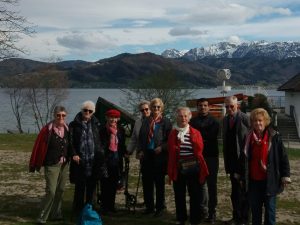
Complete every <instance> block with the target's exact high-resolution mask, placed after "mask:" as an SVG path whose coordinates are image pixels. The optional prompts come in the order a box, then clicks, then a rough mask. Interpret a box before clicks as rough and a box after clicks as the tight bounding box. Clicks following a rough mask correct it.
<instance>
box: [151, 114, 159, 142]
mask: <svg viewBox="0 0 300 225" xmlns="http://www.w3.org/2000/svg"><path fill="white" fill-rule="evenodd" d="M161 119H162V116H161V114H159V115H158V116H157V117H156V118H154V117H153V115H151V116H150V129H149V133H148V143H150V142H151V139H152V138H153V136H154V129H155V124H157V123H160V121H161Z"/></svg>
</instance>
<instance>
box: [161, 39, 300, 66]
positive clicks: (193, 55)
mask: <svg viewBox="0 0 300 225" xmlns="http://www.w3.org/2000/svg"><path fill="white" fill-rule="evenodd" d="M162 56H164V57H166V58H184V59H188V60H191V61H196V60H199V59H204V58H253V57H266V58H273V59H277V60H282V59H288V58H293V57H299V56H300V42H266V41H253V42H244V43H240V44H234V43H230V42H220V43H217V44H214V45H210V46H208V47H201V48H193V49H190V50H189V51H186V50H184V51H180V50H177V49H167V50H165V51H164V52H163V53H162Z"/></svg>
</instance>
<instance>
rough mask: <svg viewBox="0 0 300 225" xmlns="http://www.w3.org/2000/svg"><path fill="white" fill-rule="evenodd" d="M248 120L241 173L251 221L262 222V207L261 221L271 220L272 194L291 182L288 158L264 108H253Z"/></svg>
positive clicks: (274, 203)
mask: <svg viewBox="0 0 300 225" xmlns="http://www.w3.org/2000/svg"><path fill="white" fill-rule="evenodd" d="M250 122H251V126H252V130H251V131H250V132H249V134H248V136H247V139H246V145H245V149H244V153H245V155H244V156H245V158H244V163H243V164H242V165H243V166H244V167H242V168H243V169H242V170H241V171H243V172H242V173H241V174H242V175H243V176H242V178H244V179H242V181H245V183H244V184H246V189H248V194H249V200H250V207H251V211H252V224H253V225H259V224H262V212H263V210H262V208H263V207H264V208H265V210H264V213H265V215H264V224H275V223H276V215H275V211H276V210H275V209H276V195H277V194H278V193H280V192H282V191H283V188H284V186H285V185H286V184H288V183H290V182H291V179H290V166H289V160H288V157H287V153H286V151H285V148H284V146H283V143H282V140H281V138H280V136H279V134H278V132H277V131H275V130H273V129H272V128H271V127H269V124H270V117H269V115H268V113H267V111H266V110H264V109H262V108H257V109H254V110H253V111H252V112H251V115H250Z"/></svg>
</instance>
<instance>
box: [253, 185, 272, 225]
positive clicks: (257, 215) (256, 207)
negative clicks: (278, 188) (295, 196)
mask: <svg viewBox="0 0 300 225" xmlns="http://www.w3.org/2000/svg"><path fill="white" fill-rule="evenodd" d="M266 184H267V182H266V180H264V181H254V180H250V183H249V201H250V207H251V212H252V225H261V224H262V212H263V210H262V208H263V207H264V208H265V216H264V225H275V224H276V196H275V195H274V196H267V195H266Z"/></svg>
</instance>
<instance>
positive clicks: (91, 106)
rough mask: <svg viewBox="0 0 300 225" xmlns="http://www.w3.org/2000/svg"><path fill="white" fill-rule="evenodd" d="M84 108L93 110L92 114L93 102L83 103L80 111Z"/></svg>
mask: <svg viewBox="0 0 300 225" xmlns="http://www.w3.org/2000/svg"><path fill="white" fill-rule="evenodd" d="M85 108H88V109H90V110H93V112H95V103H94V102H93V101H90V100H88V101H85V102H83V103H82V105H81V110H83V109H85Z"/></svg>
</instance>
